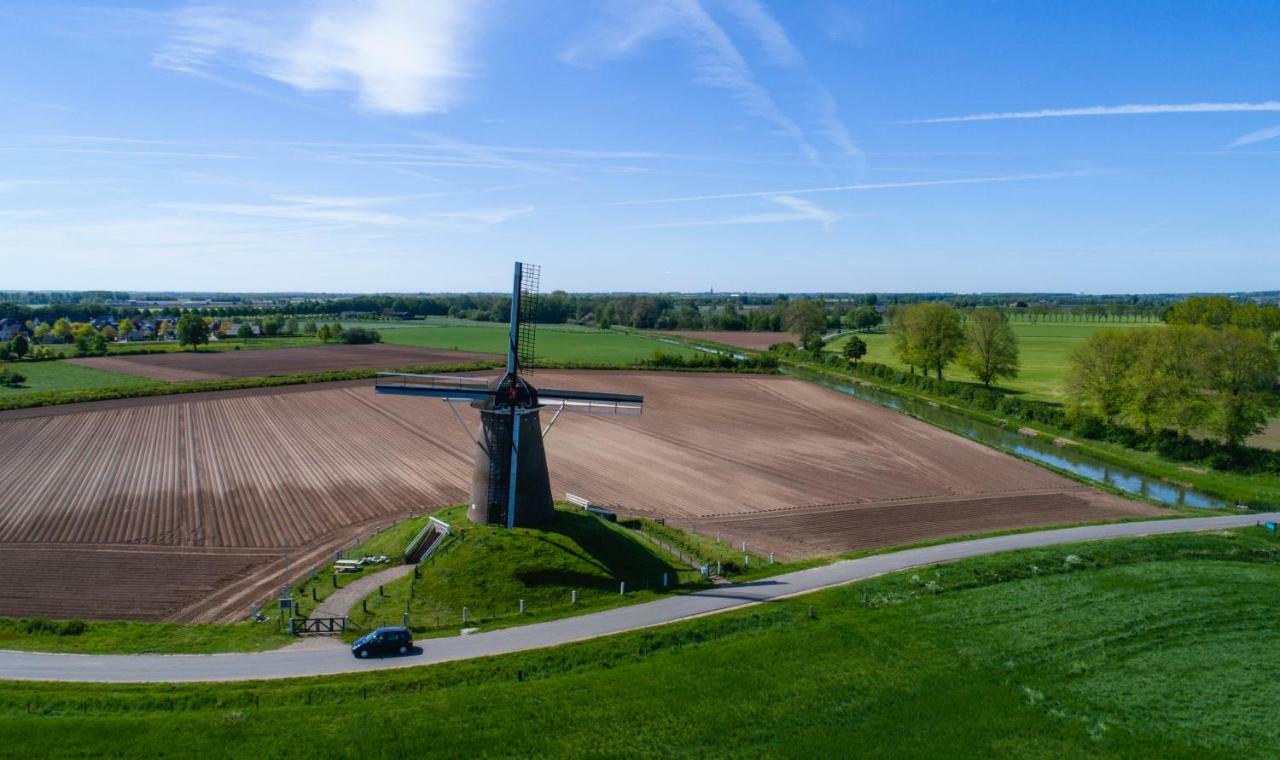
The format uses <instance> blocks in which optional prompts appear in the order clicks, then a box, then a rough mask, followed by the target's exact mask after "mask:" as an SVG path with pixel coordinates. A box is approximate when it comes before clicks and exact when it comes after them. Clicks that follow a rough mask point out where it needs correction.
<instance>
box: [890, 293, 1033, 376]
mask: <svg viewBox="0 0 1280 760" xmlns="http://www.w3.org/2000/svg"><path fill="white" fill-rule="evenodd" d="M889 332H890V334H891V335H892V336H893V350H894V353H896V354H897V355H898V358H899V359H901V360H902V363H903V364H906V365H907V366H908V367H911V371H912V372H915V371H916V370H917V369H919V370H920V371H921V372H923V373H924V374H928V373H930V372H932V373H934V374H935V375H936V376H937V378H938V379H939V380H941V379H942V375H943V372H944V371H945V370H946V368H947V367H948V366H949V365H951V364H952V363H953V362H956V361H959V363H960V365H961V366H963V367H964V368H965V369H967V370H969V371H970V372H971V373H973V375H974V376H975V377H977V378H978V379H979V380H981V381H982V383H983V385H987V386H989V385H991V384H992V383H994V382H996V381H997V380H999V379H1000V378H1005V377H1017V376H1018V369H1019V364H1020V362H1019V357H1018V337H1017V336H1016V335H1015V334H1014V332H1013V329H1012V328H1010V327H1009V322H1008V318H1007V317H1005V315H1004V314H1003V313H1002V312H1001V311H1000V310H998V309H991V308H980V309H974V310H973V311H972V312H970V313H969V314H968V318H967V319H965V318H964V316H963V315H962V314H961V312H960V311H959V310H957V309H956V308H955V307H953V306H951V305H950V304H947V303H942V302H940V301H934V302H930V303H917V304H911V305H910V306H906V307H902V308H899V309H897V310H895V313H894V317H893V322H892V324H891V326H890V328H889Z"/></svg>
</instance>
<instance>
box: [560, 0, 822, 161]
mask: <svg viewBox="0 0 1280 760" xmlns="http://www.w3.org/2000/svg"><path fill="white" fill-rule="evenodd" d="M664 38H673V39H677V40H679V41H680V42H682V43H684V45H685V46H686V47H687V48H688V49H689V50H690V51H691V52H692V53H693V72H694V81H695V82H697V83H698V84H703V85H706V86H708V87H715V88H717V89H721V90H724V91H726V92H728V93H729V94H730V95H731V96H732V97H733V99H734V100H736V101H737V102H738V104H739V105H741V106H742V107H743V108H744V109H745V110H746V111H747V112H748V113H750V114H751V115H753V116H755V117H757V118H759V119H762V120H764V121H766V122H769V123H771V124H772V125H773V126H774V127H775V128H776V129H777V130H778V131H779V132H780V133H782V134H783V135H786V136H787V137H789V138H790V139H791V140H793V141H795V143H796V145H798V146H799V147H800V150H801V151H803V152H804V154H805V155H806V156H808V157H809V158H810V159H811V160H812V159H816V158H817V151H816V150H814V148H813V146H812V145H810V144H809V141H808V139H807V137H806V136H805V133H804V130H802V129H801V128H800V126H799V125H798V124H796V122H795V121H793V120H792V119H791V117H789V116H787V115H786V114H785V113H784V112H783V111H782V109H781V108H779V107H778V105H777V103H776V102H775V101H774V99H773V96H772V95H770V94H769V91H768V90H767V89H765V87H764V86H763V85H761V84H760V82H759V81H758V80H757V79H756V76H755V74H754V73H753V72H752V70H751V66H750V64H748V63H747V59H746V58H745V57H743V55H742V53H741V52H740V51H739V50H738V48H737V46H735V45H734V44H733V40H732V39H730V38H729V35H728V34H727V33H726V32H725V30H724V29H723V28H722V27H721V26H720V25H719V24H717V23H716V21H715V19H713V18H712V17H711V16H710V15H709V14H708V13H707V12H706V10H705V9H704V8H703V7H702V5H701V4H699V3H698V2H697V0H662V1H659V0H650V1H649V2H643V3H636V4H634V5H628V6H625V9H624V11H623V13H622V17H621V18H620V19H618V23H617V24H615V25H612V26H609V27H607V28H605V29H604V30H603V31H601V32H599V33H597V34H596V35H595V36H594V37H592V38H591V39H589V40H586V41H585V42H582V43H579V44H578V45H575V46H574V47H572V48H570V49H569V50H568V51H566V52H565V53H564V55H563V56H562V59H563V60H564V61H566V62H568V63H579V64H584V63H592V62H594V61H596V60H602V59H611V58H621V57H624V56H626V55H629V54H631V53H634V52H636V51H637V50H638V49H640V48H641V47H643V46H644V45H646V44H648V43H650V42H652V41H655V40H659V39H664Z"/></svg>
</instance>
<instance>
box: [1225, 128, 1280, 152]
mask: <svg viewBox="0 0 1280 760" xmlns="http://www.w3.org/2000/svg"><path fill="white" fill-rule="evenodd" d="M1277 137H1280V125H1278V126H1274V127H1267V128H1266V129H1259V130H1257V131H1255V132H1250V133H1249V134H1247V135H1240V136H1239V137H1237V138H1236V139H1235V140H1233V141H1232V142H1231V144H1230V145H1228V146H1227V147H1228V148H1238V147H1240V146H1241V145H1252V144H1253V143H1260V142H1263V141H1266V140H1274V139H1275V138H1277Z"/></svg>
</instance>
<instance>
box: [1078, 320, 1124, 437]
mask: <svg viewBox="0 0 1280 760" xmlns="http://www.w3.org/2000/svg"><path fill="white" fill-rule="evenodd" d="M1141 340H1142V336H1141V335H1139V334H1137V333H1136V331H1134V330H1122V329H1115V328H1109V329H1106V330H1098V331H1097V332H1095V333H1092V334H1091V335H1090V336H1089V337H1088V338H1086V339H1085V342H1084V343H1081V344H1080V345H1078V346H1076V347H1075V348H1074V349H1073V350H1072V351H1071V353H1070V354H1069V355H1068V357H1067V379H1066V383H1065V388H1066V392H1067V399H1068V402H1069V405H1070V406H1071V407H1072V409H1073V410H1074V411H1076V412H1085V413H1089V414H1094V415H1097V416H1098V417H1101V418H1102V419H1103V420H1105V421H1106V422H1108V423H1111V422H1115V420H1116V418H1117V417H1118V416H1119V415H1120V413H1121V411H1123V409H1124V407H1125V404H1126V403H1127V402H1128V400H1129V390H1130V385H1129V371H1130V369H1131V368H1132V367H1133V364H1134V360H1135V351H1134V349H1135V347H1136V345H1137V344H1138V342H1139V341H1141Z"/></svg>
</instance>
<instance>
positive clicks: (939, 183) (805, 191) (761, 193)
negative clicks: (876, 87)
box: [596, 171, 1094, 206]
mask: <svg viewBox="0 0 1280 760" xmlns="http://www.w3.org/2000/svg"><path fill="white" fill-rule="evenodd" d="M1092 174H1094V172H1088V171H1076V172H1047V173H1044V174H1007V175H1004V176H997V177H969V178H965V179H930V180H918V181H914V182H874V183H864V184H857V185H828V186H824V187H802V188H791V189H788V190H753V191H747V192H741V193H717V194H713V195H682V196H676V197H672V198H647V199H643V200H633V201H614V202H612V203H600V204H596V205H598V206H647V205H654V204H659V203H691V202H695V201H718V200H726V199H730V198H771V199H776V198H778V197H784V196H796V195H811V194H814V193H844V192H856V191H865V190H896V189H903V188H913V187H946V186H948V185H985V184H991V183H1001V182H1027V181H1032V180H1051V179H1068V178H1072V177H1087V176H1090V175H1092Z"/></svg>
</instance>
